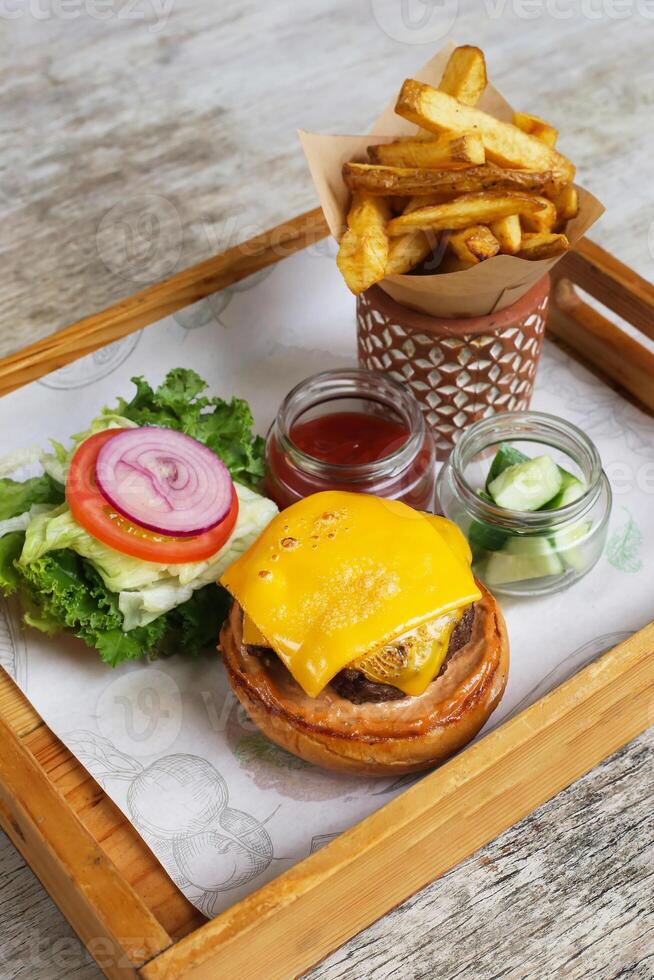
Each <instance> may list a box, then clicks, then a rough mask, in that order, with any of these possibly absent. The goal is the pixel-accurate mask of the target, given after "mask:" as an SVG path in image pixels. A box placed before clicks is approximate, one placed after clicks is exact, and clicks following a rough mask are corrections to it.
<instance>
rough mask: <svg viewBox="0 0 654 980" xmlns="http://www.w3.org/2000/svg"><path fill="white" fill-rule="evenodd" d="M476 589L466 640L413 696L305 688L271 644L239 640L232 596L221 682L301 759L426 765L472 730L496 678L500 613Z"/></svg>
mask: <svg viewBox="0 0 654 980" xmlns="http://www.w3.org/2000/svg"><path fill="white" fill-rule="evenodd" d="M480 591H481V594H482V598H481V599H480V600H479V601H478V602H477V603H475V607H474V610H475V615H474V620H473V623H472V629H471V635H470V639H469V641H468V643H467V644H465V646H463V647H462V648H461V649H460V650H458V651H457V652H456V653H454V654H453V656H452V657H451V659H450V660H449V661H448V662H447V664H446V667H445V669H444V671H443V672H442V673H441V675H440V676H439V677H437V678H436V679H435V680H433V681H432V682H431V683H430V684H429V686H428V688H427V690H426V691H425V692H424V693H423V694H421V695H419V696H418V697H409V696H407V697H404V698H401V699H399V700H393V701H383V702H379V703H365V704H353V703H352V702H351V701H349V700H347V699H346V698H342V697H340V696H339V695H338V693H337V692H336V691H335V690H334V688H333V687H332V686H331V685H327V686H326V687H325V688H324V689H323V690H322V691H321V693H320V694H319V695H318V696H317V697H309V696H308V695H307V694H305V692H304V691H303V690H302V688H301V687H300V686H299V684H298V683H297V682H296V681H295V680H294V679H293V677H292V676H291V674H290V673H289V672H288V670H287V669H286V667H285V666H284V664H283V663H282V662H281V661H280V660H279V659H278V658H277V656H276V655H275V654H274V653H273V652H272V651H270V653H268V654H264V655H263V656H262V655H260V654H257V653H255V652H253V650H252V649H251V648H248V647H247V646H246V645H245V644H244V643H243V640H242V621H243V614H242V610H241V608H240V607H239V605H238V604H237V603H234V605H233V607H232V611H231V614H230V617H229V620H228V621H227V623H226V624H225V626H224V627H223V631H222V633H221V645H222V649H223V654H224V661H225V666H226V667H227V671H228V675H229V679H230V683H231V685H232V687H233V689H234V691H235V693H236V694H237V696H238V698H239V700H240V701H241V703H242V704H243V705H244V707H245V708H246V710H247V711H248V713H249V714H250V716H251V718H252V719H253V721H254V722H255V723H256V724H257V725H258V726H259V727H260V728H261V729H262V731H263V732H264V733H265V734H266V735H267V736H268V737H269V738H270V739H272V740H273V741H274V742H276V743H277V744H278V745H281V746H282V747H283V748H285V749H288V750H289V751H290V752H293V753H294V754H296V755H299V756H301V757H302V758H304V759H306V760H307V761H309V762H313V763H316V764H318V765H322V766H325V767H326V768H330V769H340V770H344V771H348V772H358V773H367V774H371V775H388V774H389V773H404V772H414V771H417V770H420V769H425V768H428V767H430V766H432V765H434V764H436V763H437V762H440V761H442V760H443V759H445V758H447V757H448V756H450V755H451V754H452V753H453V752H455V751H456V750H457V749H459V748H461V747H462V746H463V745H465V744H466V743H467V742H468V741H470V739H471V738H473V737H474V736H475V735H476V733H477V732H478V731H479V730H480V728H481V727H482V726H483V725H484V723H485V721H486V720H487V718H488V717H489V715H490V714H491V713H492V711H493V709H494V708H495V706H496V705H497V703H498V701H499V700H500V698H501V696H502V693H503V691H504V688H505V685H506V678H507V672H508V640H507V635H506V627H505V624H504V619H503V617H502V614H501V612H500V610H499V608H498V606H497V603H496V601H495V599H494V598H493V596H492V595H491V594H490V593H489V592H488V591H487V590H486V589H484V588H483V586H480Z"/></svg>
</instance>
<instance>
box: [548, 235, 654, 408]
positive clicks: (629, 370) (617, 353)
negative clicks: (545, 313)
mask: <svg viewBox="0 0 654 980" xmlns="http://www.w3.org/2000/svg"><path fill="white" fill-rule="evenodd" d="M551 276H552V294H551V297H550V313H549V318H548V322H547V329H548V331H549V332H550V333H551V334H552V335H553V336H554V337H556V338H558V339H560V340H562V341H564V343H565V344H566V345H567V346H568V347H570V348H572V350H573V351H575V352H576V353H577V354H579V355H580V356H581V358H582V359H583V360H585V361H589V362H590V363H591V364H593V365H594V366H595V367H596V368H598V370H599V371H600V372H601V373H602V374H604V375H605V376H607V377H608V378H610V379H611V380H612V381H614V382H616V383H617V384H619V385H620V386H621V387H623V388H625V389H626V390H627V391H628V392H629V393H630V394H632V395H633V396H634V397H635V398H637V399H638V401H639V402H641V403H642V404H643V405H644V406H645V407H646V408H648V409H650V410H652V411H654V353H653V352H652V350H651V349H650V347H648V346H647V345H646V344H645V343H644V342H643V339H642V337H641V336H639V335H644V336H645V337H647V338H649V339H652V340H654V286H652V285H651V284H650V283H648V282H646V280H645V279H643V278H642V277H641V276H639V275H638V274H637V273H635V272H634V271H633V270H632V269H629V268H627V266H626V265H623V264H622V262H619V261H618V260H617V259H616V258H614V257H613V256H612V255H609V253H608V252H605V251H604V249H602V248H600V247H599V245H595V244H594V243H593V242H591V241H589V240H588V239H586V238H584V239H582V240H581V242H579V243H578V245H577V247H576V249H575V251H573V252H570V253H569V254H568V255H566V257H565V258H564V259H562V260H561V261H560V262H559V263H558V264H557V265H556V266H555V267H554V268H553V269H552V272H551ZM577 287H578V288H579V289H582V290H584V291H585V292H586V293H587V294H588V295H590V296H592V297H593V298H594V299H596V300H597V301H598V302H599V303H601V304H602V305H603V306H605V307H606V308H607V309H608V310H609V311H611V312H612V313H614V314H616V315H617V316H618V317H620V318H621V319H622V320H624V321H626V322H627V324H629V325H630V326H631V327H632V328H633V330H628V329H627V328H626V327H625V326H622V325H620V324H619V323H615V322H613V321H612V320H610V319H608V317H606V316H604V315H603V314H602V313H600V312H599V311H598V310H597V309H596V308H595V307H594V306H591V305H590V304H589V303H587V302H585V300H583V299H582V298H581V296H580V295H579V293H578V292H577Z"/></svg>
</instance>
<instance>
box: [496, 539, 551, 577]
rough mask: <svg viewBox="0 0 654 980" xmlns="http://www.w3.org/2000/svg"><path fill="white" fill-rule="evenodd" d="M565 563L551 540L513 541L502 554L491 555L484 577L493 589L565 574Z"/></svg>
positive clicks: (498, 552)
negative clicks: (526, 580) (498, 586)
mask: <svg viewBox="0 0 654 980" xmlns="http://www.w3.org/2000/svg"><path fill="white" fill-rule="evenodd" d="M563 571H564V566H563V562H562V561H561V559H560V558H559V556H558V555H557V553H556V552H555V550H554V548H553V547H552V545H551V543H550V542H549V540H548V539H547V538H543V537H538V538H510V539H509V540H508V541H507V543H506V545H505V547H504V549H503V550H502V551H495V552H493V554H491V555H489V556H488V560H487V562H486V566H485V569H484V571H483V578H484V580H485V581H486V583H487V584H488V585H490V586H493V585H508V583H509V582H523V581H524V580H525V579H532V578H547V577H548V576H550V575H561V574H562V573H563Z"/></svg>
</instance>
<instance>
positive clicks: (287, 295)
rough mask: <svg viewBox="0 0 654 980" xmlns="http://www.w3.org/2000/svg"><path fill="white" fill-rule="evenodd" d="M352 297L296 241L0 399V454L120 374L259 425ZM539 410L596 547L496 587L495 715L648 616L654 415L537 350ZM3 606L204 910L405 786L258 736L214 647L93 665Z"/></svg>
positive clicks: (24, 671) (67, 712)
mask: <svg viewBox="0 0 654 980" xmlns="http://www.w3.org/2000/svg"><path fill="white" fill-rule="evenodd" d="M355 359H356V353H355V318H354V301H353V299H352V297H351V295H350V294H349V292H348V291H347V289H346V288H345V286H344V284H343V283H342V280H341V277H340V275H339V274H338V272H337V270H336V266H335V263H334V261H333V254H332V245H331V244H330V243H321V245H320V246H314V247H313V248H311V249H309V250H306V251H304V252H302V253H299V254H298V255H296V256H294V257H292V258H289V259H287V260H285V261H283V262H280V263H278V264H277V265H276V266H274V267H272V268H271V269H268V270H265V271H264V272H261V273H259V274H257V275H255V276H253V277H251V278H250V279H248V280H245V281H244V282H242V283H239V284H238V285H237V286H235V287H233V288H230V289H226V290H223V291H222V292H220V293H217V294H216V295H215V296H212V297H210V298H209V299H207V300H203V301H201V302H200V303H198V304H196V305H195V306H193V307H191V308H188V309H186V310H184V311H182V312H180V313H178V314H176V315H175V316H171V317H168V318H166V319H164V320H162V321H160V322H159V323H157V324H155V325H153V326H151V327H148V328H147V329H145V330H143V331H141V332H140V333H137V334H134V335H132V336H130V337H127V338H125V339H123V340H121V341H118V342H117V343H114V344H111V345H110V346H109V347H107V348H105V349H103V350H101V351H98V352H97V353H95V354H93V355H91V356H90V357H87V358H85V359H83V360H81V361H77V362H76V363H74V364H72V365H70V366H68V367H65V368H63V369H62V370H60V371H57V372H55V373H53V374H50V375H48V376H47V377H45V378H43V379H42V380H41V381H39V382H37V383H34V384H31V385H29V386H28V387H25V388H23V389H21V390H19V391H17V392H15V393H14V394H12V395H9V396H7V397H6V398H3V399H1V400H0V427H1V431H2V433H3V440H2V441H3V446H2V452H3V453H4V452H8V451H11V450H13V449H18V448H20V447H24V446H30V445H33V444H40V445H44V446H45V445H46V444H47V440H48V438H50V437H52V438H55V439H59V440H61V441H66V440H67V438H68V437H69V436H70V435H71V433H73V432H76V431H79V430H81V429H84V428H85V427H86V425H87V423H88V421H89V420H90V419H91V418H92V417H93V416H94V415H96V414H97V412H98V410H99V409H100V408H101V407H102V406H103V405H105V404H107V403H112V402H113V401H114V400H115V399H116V397H117V396H118V395H125V396H128V395H129V394H130V391H131V385H130V382H129V378H130V377H131V376H132V375H134V374H144V375H145V376H146V377H147V378H148V379H149V380H150V381H151V382H152V383H158V382H159V381H160V380H161V379H162V377H163V376H164V375H165V373H166V371H167V370H169V369H170V368H172V367H177V366H182V367H192V368H195V369H196V370H197V371H198V372H199V373H200V374H201V375H202V376H203V377H204V378H206V380H207V381H209V383H210V385H211V388H212V391H213V393H215V394H220V395H223V396H225V397H227V396H231V395H232V394H238V395H240V396H242V397H244V398H247V399H248V400H249V402H250V404H251V406H252V409H253V411H254V415H255V419H256V423H257V427H258V429H259V431H260V432H262V433H265V431H266V430H267V428H268V425H269V424H270V421H271V419H272V418H273V416H274V414H275V411H276V409H277V406H278V404H279V402H280V400H281V399H282V397H283V396H284V395H285V394H286V392H287V391H288V390H289V389H290V388H291V387H292V386H293V385H294V384H296V383H297V382H298V381H300V380H301V379H302V378H304V377H306V376H307V375H308V374H311V373H314V372H316V371H319V370H324V369H326V368H329V367H336V366H344V365H350V364H353V363H354V362H355ZM533 407H534V408H538V409H541V410H543V411H550V412H554V413H555V414H558V415H561V416H563V417H565V418H568V419H570V420H572V421H574V422H576V423H577V424H578V425H580V426H581V427H582V428H583V429H584V430H585V431H586V432H587V433H588V434H589V435H590V436H591V437H592V438H593V439H594V440H595V442H596V443H597V445H598V447H599V450H600V453H601V455H602V458H603V461H604V465H605V469H606V470H607V472H608V474H609V477H610V479H611V482H612V485H613V490H614V494H615V500H614V511H613V517H612V520H611V525H610V530H609V539H608V545H607V549H606V552H605V554H604V556H603V557H602V559H601V560H600V562H599V564H598V565H597V566H596V567H595V569H594V570H593V571H592V572H591V573H590V574H589V575H588V576H587V577H586V578H585V579H583V580H582V581H581V582H580V583H578V584H577V585H575V586H574V587H573V588H572V589H570V590H568V591H566V592H563V593H560V594H558V595H555V596H552V597H547V598H540V599H527V600H507V601H505V602H503V608H504V610H505V612H506V614H507V621H508V626H509V633H510V639H511V654H512V662H511V672H510V678H509V684H508V688H507V692H506V694H505V697H504V700H503V701H502V703H501V705H500V707H499V708H498V710H497V711H496V713H495V715H494V716H493V718H492V719H491V721H490V722H489V727H491V726H494V725H496V724H498V723H500V722H501V721H502V720H503V719H504V718H506V717H507V716H508V715H509V714H511V713H513V712H514V711H516V710H518V709H520V708H522V707H525V706H526V705H528V704H529V703H531V702H532V701H534V700H535V699H537V698H538V697H540V696H541V695H542V694H544V693H545V692H547V691H548V690H550V689H552V688H553V687H555V686H557V685H558V684H559V683H560V682H561V681H562V680H564V679H565V678H566V677H568V676H570V675H571V674H572V673H574V672H575V671H576V670H578V669H579V668H580V667H582V666H583V665H585V664H586V663H588V662H589V661H590V660H591V659H593V658H594V657H596V656H597V655H598V654H599V653H601V652H603V651H604V650H606V649H608V648H609V647H611V646H613V645H614V644H615V643H617V642H619V641H620V640H622V639H625V638H626V637H627V636H629V635H630V634H631V632H633V631H634V630H636V629H638V628H640V627H641V626H643V625H645V624H646V623H647V622H649V621H650V620H651V619H652V618H654V596H652V589H651V573H650V572H651V570H650V568H648V566H647V560H646V557H645V556H646V554H647V548H646V542H647V541H650V542H651V540H652V537H653V535H654V508H653V507H652V501H653V499H654V497H653V494H654V422H652V421H651V420H650V419H649V418H648V417H647V416H646V415H644V414H643V413H642V412H641V411H640V410H639V409H637V408H635V407H634V406H632V405H631V404H630V403H629V402H627V401H626V400H624V399H622V398H621V397H620V396H618V395H616V394H615V393H614V392H612V391H611V390H610V389H609V388H608V387H606V386H605V385H604V384H602V382H600V381H599V380H597V379H596V378H595V377H593V376H592V375H591V374H590V373H588V372H587V371H586V370H584V369H583V368H581V367H579V366H578V365H577V364H575V363H574V362H572V361H570V360H569V359H568V358H567V357H566V356H565V355H564V354H563V353H561V351H559V350H558V349H557V348H554V347H552V346H551V345H547V344H546V349H545V353H544V359H543V362H542V365H541V368H540V373H539V378H538V385H537V393H536V396H535V399H534V404H533ZM2 612H3V615H2V616H0V663H1V664H2V665H3V666H4V667H5V668H6V669H7V670H8V671H9V673H10V674H11V675H12V676H13V677H14V678H15V679H16V681H17V683H18V684H19V686H20V687H21V689H22V690H23V691H24V692H25V694H26V695H27V697H28V698H29V700H30V701H31V702H32V704H33V705H34V707H35V708H36V710H37V711H38V712H39V714H40V715H41V716H42V717H43V718H44V720H45V721H46V722H47V724H48V725H49V726H50V728H52V730H53V731H54V732H55V733H56V734H57V735H58V737H59V738H60V739H61V740H62V741H63V742H64V743H65V744H66V745H67V746H68V747H69V748H70V749H71V751H72V752H73V753H74V754H75V755H76V756H77V758H78V759H79V760H80V761H81V762H82V763H83V765H84V766H86V767H87V769H88V770H89V771H90V772H91V773H92V774H93V776H94V777H95V779H96V780H97V781H98V782H99V783H100V784H101V785H102V786H103V788H104V789H105V791H106V792H107V793H108V795H109V796H110V797H111V798H112V799H113V800H114V801H115V802H116V804H117V805H118V806H119V807H120V808H121V810H122V811H123V812H124V813H125V814H126V816H127V817H128V818H129V820H130V821H131V822H132V823H133V824H134V826H135V827H136V828H137V830H138V831H139V832H140V833H141V834H142V836H143V837H144V839H145V840H146V841H147V843H148V844H149V846H150V847H151V849H152V850H153V851H154V853H155V854H156V855H157V857H158V859H159V860H160V861H161V863H162V864H163V866H164V867H165V868H166V870H167V871H168V873H169V874H170V875H171V877H172V878H173V879H174V881H175V882H176V883H177V885H178V886H179V887H180V888H181V889H182V891H183V892H184V893H185V894H186V895H187V897H188V898H189V899H190V900H191V901H192V902H193V903H194V904H195V905H196V906H197V907H198V908H200V909H201V910H202V911H203V912H204V913H206V914H207V915H208V916H212V915H215V914H217V913H218V912H220V911H222V910H223V909H225V908H226V907H228V906H229V905H231V904H233V903H234V902H235V901H236V900H238V899H239V898H241V897H243V896H244V895H246V894H248V893H249V892H251V891H253V890H255V889H256V888H258V887H259V886H260V885H262V884H263V883H264V882H266V881H268V880H269V879H271V878H273V877H275V876H276V875H277V874H279V873H280V872H281V871H283V870H285V869H287V868H288V867H290V866H291V865H292V864H293V863H295V862H296V861H299V860H301V859H302V858H303V857H305V856H306V855H307V854H309V853H311V852H312V851H314V850H316V849H317V848H319V847H320V846H321V845H322V844H324V843H326V842H328V841H329V840H330V839H331V838H333V837H334V836H336V835H338V834H339V833H340V832H341V831H343V830H345V829H346V828H348V827H350V826H351V825H352V824H354V823H355V822H356V821H358V820H360V819H361V818H362V817H364V816H366V815H367V814H369V813H371V812H372V811H373V810H375V809H377V808H378V807H380V806H382V805H383V804H384V803H386V802H387V801H388V800H389V799H391V798H392V797H393V796H394V795H395V794H396V793H398V792H400V791H401V789H402V788H403V787H404V786H405V785H406V784H407V783H408V782H409V781H411V780H413V779H415V778H416V777H407V778H405V779H400V780H396V781H395V782H393V781H392V780H381V781H380V780H374V779H365V778H360V779H358V778H353V777H346V776H337V775H330V774H328V773H326V772H323V771H322V770H319V769H317V768H315V767H313V766H310V765H308V764H306V763H304V762H302V761H301V760H299V759H296V758H295V757H293V756H291V755H288V754H287V753H285V752H283V751H281V750H280V749H278V748H276V747H275V746H274V745H272V744H271V743H269V742H268V741H267V740H266V739H265V738H264V737H263V736H262V735H260V734H259V732H258V731H257V730H256V729H255V728H254V727H253V726H252V724H251V723H250V722H249V721H248V719H247V718H246V717H245V715H244V713H243V711H242V709H241V708H240V707H239V706H238V703H237V702H236V699H235V698H234V696H233V695H232V693H231V691H230V689H229V687H228V684H227V682H226V680H225V676H224V672H223V669H222V666H221V664H220V660H219V657H218V656H217V654H216V653H213V652H208V653H207V654H206V656H203V657H201V658H200V659H198V660H196V661H184V660H182V659H180V658H172V659H170V660H165V661H160V662H157V663H154V664H126V665H124V666H122V667H120V668H118V669H116V670H111V669H110V668H108V667H105V666H104V665H103V664H102V663H101V662H100V660H99V658H98V657H97V656H96V655H95V654H94V653H93V651H91V650H88V649H87V648H86V647H85V646H84V645H83V644H82V643H81V642H78V641H76V640H73V639H67V638H61V637H59V638H54V639H48V638H45V637H43V636H42V635H40V634H39V633H37V632H35V631H33V630H29V631H24V630H23V629H22V628H21V627H20V625H19V622H18V616H17V613H16V610H15V609H14V608H13V607H12V606H11V604H5V606H4V607H3V609H2Z"/></svg>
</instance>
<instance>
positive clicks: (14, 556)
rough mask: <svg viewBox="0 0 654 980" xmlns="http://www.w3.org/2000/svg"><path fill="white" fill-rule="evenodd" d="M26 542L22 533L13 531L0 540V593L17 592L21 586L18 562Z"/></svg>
mask: <svg viewBox="0 0 654 980" xmlns="http://www.w3.org/2000/svg"><path fill="white" fill-rule="evenodd" d="M24 540H25V534H24V533H23V532H22V531H13V532H12V533H11V534H5V535H4V537H2V538H0V592H1V593H4V594H5V595H10V594H11V593H12V592H15V591H16V589H17V588H18V586H19V584H20V575H19V574H18V571H17V569H16V562H17V561H18V559H19V557H20V553H21V551H22V550H23V542H24Z"/></svg>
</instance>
